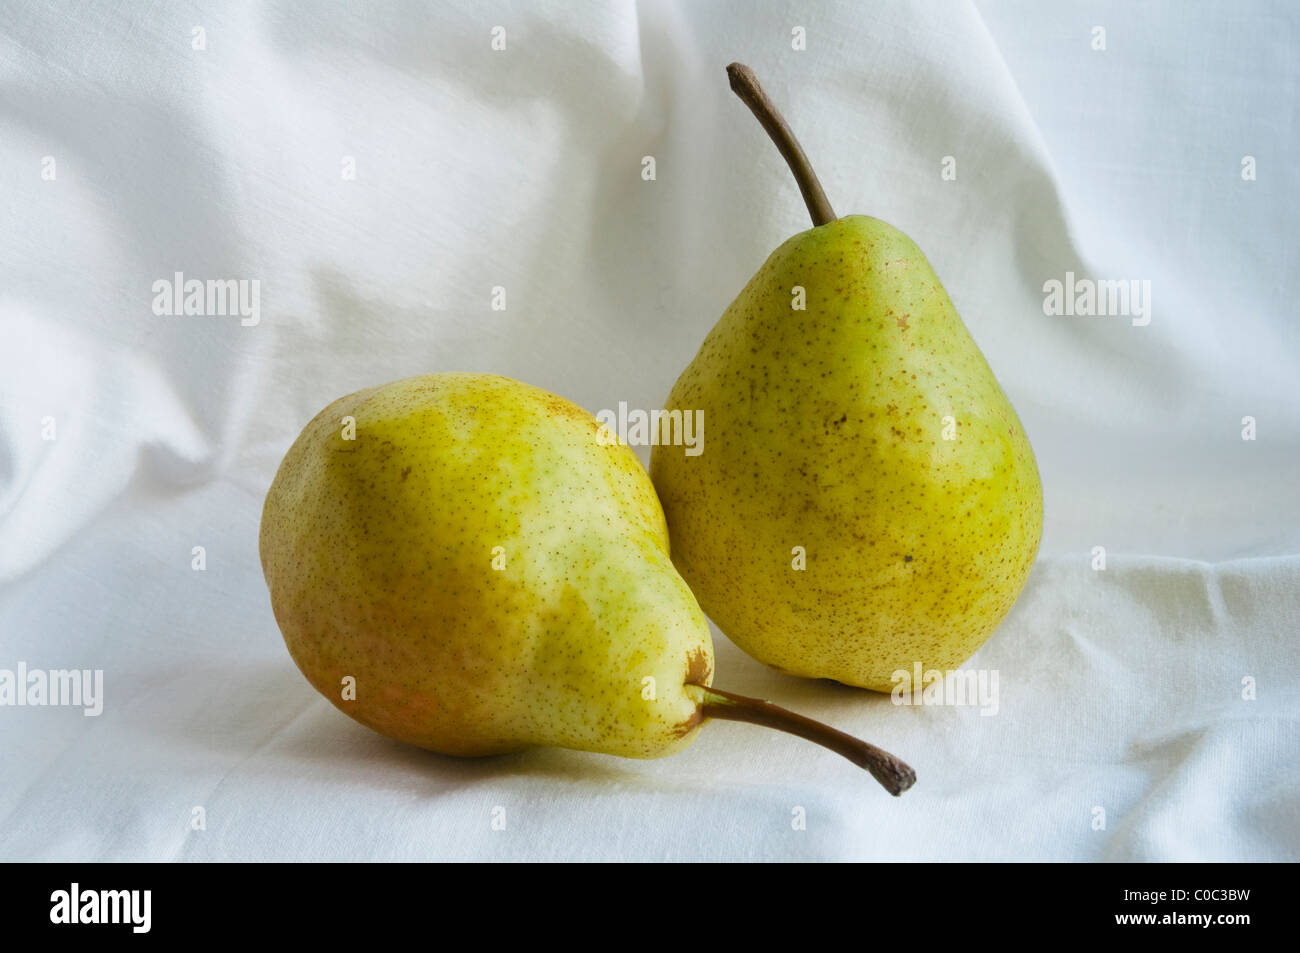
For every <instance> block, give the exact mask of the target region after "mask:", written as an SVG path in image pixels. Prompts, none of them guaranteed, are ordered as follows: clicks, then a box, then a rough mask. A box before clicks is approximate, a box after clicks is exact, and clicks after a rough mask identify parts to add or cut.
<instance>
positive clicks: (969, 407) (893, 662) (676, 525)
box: [651, 64, 1043, 691]
mask: <svg viewBox="0 0 1300 953" xmlns="http://www.w3.org/2000/svg"><path fill="white" fill-rule="evenodd" d="M728 73H729V75H730V77H731V83H732V88H733V90H735V91H736V92H737V93H738V94H739V95H740V96H741V98H742V99H743V100H744V101H745V102H746V104H747V105H749V106H750V108H751V109H752V110H753V111H754V113H755V115H757V116H758V118H759V119H760V121H761V122H762V123H763V125H764V127H765V128H766V129H767V130H768V132H769V134H770V135H771V136H772V137H773V139H774V140H775V141H776V143H777V145H778V147H779V148H780V150H781V152H782V154H783V155H784V156H785V157H786V159H787V161H788V162H789V164H790V165H791V168H792V169H793V170H794V172H795V175H796V178H797V180H798V182H799V185H800V188H801V190H802V191H803V194H804V197H805V200H806V201H807V204H808V207H809V210H810V212H811V213H812V216H813V222H814V227H813V228H811V229H809V230H808V231H805V232H802V233H800V234H798V235H795V236H794V237H793V238H790V239H789V240H788V241H786V242H785V244H783V245H781V246H780V247H779V248H778V249H777V250H776V251H775V252H773V253H772V255H771V256H770V257H769V258H768V259H767V261H766V263H764V265H763V266H762V267H761V268H760V269H759V270H758V273H757V274H755V275H754V277H753V278H752V279H751V280H750V282H749V284H748V285H747V286H746V287H745V289H744V290H743V291H741V293H740V294H739V296H737V298H736V299H735V301H733V302H732V304H731V306H730V307H729V308H727V310H726V312H725V313H724V314H723V315H722V318H721V319H720V320H719V321H718V323H717V325H716V326H715V327H714V328H713V330H712V331H711V332H710V333H709V335H708V337H707V338H706V339H705V341H704V343H703V345H702V346H701V347H700V350H699V353H698V354H697V355H696V356H695V359H694V360H693V361H692V362H691V364H690V365H689V366H688V367H687V368H686V370H685V371H684V372H683V373H682V375H681V377H680V378H679V379H678V381H677V383H676V386H674V388H673V390H672V393H671V395H670V396H669V398H668V401H667V405H666V408H667V409H668V410H670V411H671V410H682V411H696V412H698V411H702V412H703V420H704V423H705V425H706V426H707V428H708V431H709V444H708V446H707V447H706V449H705V450H704V452H703V453H701V454H699V455H698V456H688V455H686V454H683V453H682V452H681V451H680V449H679V448H675V447H673V446H667V445H662V441H661V445H658V446H656V447H655V449H654V451H653V453H652V459H651V476H652V478H653V480H654V483H655V487H656V488H657V490H658V491H659V497H660V500H661V501H662V504H663V508H664V512H665V514H666V517H667V520H668V527H669V532H670V533H671V535H672V540H673V560H674V562H675V564H676V566H677V568H678V570H679V571H680V572H681V574H682V576H683V577H684V578H685V579H686V581H687V582H688V583H689V584H690V587H691V589H692V591H693V592H694V593H695V595H696V597H697V599H698V600H699V602H700V605H701V606H702V607H703V609H704V611H705V612H706V613H707V614H708V615H709V616H710V617H711V618H712V619H713V621H714V622H716V623H717V625H718V626H719V628H720V629H721V630H722V631H723V632H724V633H726V635H727V636H728V637H729V638H730V639H731V640H732V641H734V642H735V643H736V644H737V645H739V646H740V647H741V648H742V649H744V650H745V651H746V652H748V653H749V654H751V655H753V656H754V657H755V658H757V659H759V660H761V661H763V662H765V663H767V664H769V665H771V666H773V667H775V668H778V669H781V670H783V671H786V672H789V673H792V674H795V675H802V676H807V677H813V678H830V679H835V680H837V681H840V682H844V683H846V684H849V685H856V686H861V687H864V688H869V689H874V690H877V691H891V690H892V689H894V688H897V687H899V686H900V684H901V685H902V687H904V689H908V688H918V689H919V688H921V687H922V686H921V685H913V684H911V679H912V675H913V673H914V671H915V667H916V665H917V663H919V664H920V665H921V667H922V670H923V671H926V672H928V671H930V670H940V671H943V670H948V669H951V668H955V667H957V666H959V665H960V664H961V663H962V662H964V661H965V660H966V659H967V658H968V657H969V656H970V655H971V654H972V653H974V652H975V650H976V649H978V648H979V646H980V645H981V644H982V643H983V642H984V641H985V640H986V639H987V638H988V636H989V634H990V633H991V632H992V631H993V630H994V628H995V627H996V626H997V624H998V623H999V622H1000V621H1001V619H1002V618H1003V617H1004V616H1005V615H1006V613H1007V611H1008V610H1009V609H1010V608H1011V606H1012V604H1013V603H1014V602H1015V600H1016V598H1017V596H1018V595H1019V593H1020V591H1021V588H1022V587H1023V585H1024V583H1025V580H1026V577H1027V576H1028V574H1029V570H1030V567H1031V566H1032V565H1033V562H1034V556H1035V553H1036V552H1037V549H1038V542H1039V537H1040V534H1041V530H1042V517H1043V503H1042V489H1041V486H1040V483H1039V477H1038V470H1037V466H1036V464H1035V461H1034V455H1033V451H1032V450H1031V449H1030V446H1029V440H1028V438H1027V437H1026V435H1025V431H1024V428H1023V427H1022V426H1021V423H1020V420H1019V419H1018V418H1017V416H1016V412H1015V410H1013V409H1012V407H1011V404H1010V402H1009V401H1008V400H1007V397H1006V395H1005V394H1004V393H1003V392H1002V389H1001V387H999V385H998V382H997V380H996V379H995V378H994V376H993V373H992V371H991V370H990V369H989V366H988V364H987V362H986V361H985V359H984V356H983V355H982V354H981V353H980V350H979V348H978V347H976V345H975V342H974V341H973V340H972V339H971V336H970V334H969V333H968V332H967V330H966V327H965V325H964V324H963V323H962V320H961V318H960V317H959V316H958V314H957V311H956V310H955V309H954V307H953V305H952V302H951V301H950V300H949V298H948V295H947V293H946V292H945V291H944V288H943V286H942V285H941V284H940V283H939V279H938V277H937V276H936V275H935V273H934V270H933V269H932V268H931V266H930V264H929V262H928V261H926V258H925V256H924V255H923V254H922V253H921V250H920V249H919V248H917V246H916V245H915V243H913V242H912V240H911V239H909V238H908V237H907V236H906V235H904V234H903V233H902V232H901V231H899V230H898V229H896V228H894V227H893V226H891V225H888V224H886V223H885V222H882V221H879V220H878V219H875V218H869V217H866V216H861V215H853V216H848V217H845V218H838V217H836V215H835V213H834V211H833V210H832V209H831V206H830V203H829V202H828V201H827V200H826V197H825V194H824V192H823V191H822V188H821V185H820V184H819V183H818V181H817V178H816V176H815V175H814V174H813V172H812V169H811V166H810V165H809V164H808V162H807V159H806V157H805V156H804V154H803V150H802V149H801V148H800V147H799V144H798V143H797V141H796V140H795V139H794V136H793V134H792V133H791V132H790V129H789V126H788V125H786V123H785V121H784V120H783V119H782V118H781V117H780V115H779V113H777V112H776V110H775V108H774V107H773V106H772V105H771V102H770V100H768V98H767V97H766V95H765V94H764V93H763V91H762V89H761V87H760V86H759V85H758V81H757V79H756V78H755V77H754V75H753V73H752V72H751V71H749V70H748V68H746V67H744V66H741V65H740V64H732V66H730V67H729V68H728ZM900 672H903V673H906V678H903V677H902V676H899V675H897V673H900Z"/></svg>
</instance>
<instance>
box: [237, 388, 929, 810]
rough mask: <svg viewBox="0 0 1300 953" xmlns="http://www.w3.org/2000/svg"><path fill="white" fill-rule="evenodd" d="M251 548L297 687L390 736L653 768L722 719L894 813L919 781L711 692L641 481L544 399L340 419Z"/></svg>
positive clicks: (369, 408)
mask: <svg viewBox="0 0 1300 953" xmlns="http://www.w3.org/2000/svg"><path fill="white" fill-rule="evenodd" d="M260 550H261V559H262V568H263V571H264V573H265V576H266V581H267V585H268V587H269V589H270V593H271V605H272V608H273V610H274V612H275V618H276V621H277V622H278V623H279V626H280V630H281V632H282V633H283V635H284V640H285V643H286V645H287V646H288V648H289V653H290V655H291V656H292V657H293V659H294V661H295V662H296V663H297V665H298V667H299V668H300V669H301V670H302V672H303V674H304V675H305V676H306V677H307V679H308V681H310V682H311V684H312V685H314V686H315V687H316V689H317V690H318V691H319V692H320V693H321V694H323V695H324V696H325V697H326V698H328V699H329V700H330V701H331V702H332V703H333V704H334V705H335V706H337V707H338V708H340V709H341V710H342V711H344V712H345V713H347V714H348V715H350V716H351V717H353V718H355V719H356V720H357V721H359V722H361V723H362V724H364V725H367V726H369V727H371V728H373V729H375V730H376V731H379V732H381V733H383V734H385V735H388V736H390V737H392V738H396V739H399V740H401V741H406V742H409V743H411V744H415V745H419V746H421V747H424V748H429V749H432V750H434V751H440V752H443V753H445V754H451V755H465V756H475V755H490V754H496V753H502V752H508V751H517V750H520V749H523V748H527V747H530V746H535V745H549V746H558V747H565V748H575V749H580V750H585V751H595V752H604V753H608V754H617V755H624V756H627V757H633V758H653V757H658V756H660V755H666V754H670V753H672V752H674V751H677V750H679V749H681V748H683V747H684V746H686V745H688V744H689V743H690V742H691V740H692V739H693V738H694V737H695V734H696V731H697V730H698V728H699V726H700V724H701V723H702V722H703V721H704V720H705V718H707V717H717V718H730V719H735V720H743V721H751V722H756V723H762V724H768V725H771V726H773V727H777V728H781V729H783V730H786V731H791V732H794V733H796V734H801V735H803V736H805V737H809V738H811V739H812V740H815V741H818V742H819V743H822V744H824V745H826V746H828V747H831V748H832V749H834V750H836V751H838V752H840V753H842V754H844V755H845V756H846V757H849V758H850V759H852V760H854V761H855V763H858V764H860V765H862V766H863V767H866V768H867V769H868V770H870V771H872V773H873V774H874V775H876V777H877V778H879V779H880V780H881V781H882V783H883V784H885V785H886V786H887V787H889V788H890V789H891V790H892V791H893V792H894V793H899V792H900V791H902V790H904V789H905V788H906V787H907V786H908V785H910V783H911V781H912V780H913V779H914V775H913V774H912V772H911V769H910V768H907V766H906V765H904V764H902V762H899V761H898V760H897V759H895V758H893V757H892V756H890V755H888V754H887V753H886V752H883V751H881V750H880V749H878V748H875V747H874V746H872V745H868V744H866V743H865V742H862V741H858V740H857V739H854V738H851V737H849V736H848V735H844V734H842V733H840V732H837V731H835V730H834V729H831V728H828V727H826V726H825V725H820V724H817V723H815V722H810V721H808V720H807V719H803V718H801V717H800V716H797V715H794V714H792V713H790V712H786V711H784V710H783V709H779V708H776V707H775V706H772V705H769V704H767V703H765V702H761V701H758V700H755V699H747V698H744V697H741V696H735V695H731V694H730V693H728V692H724V691H721V690H718V689H713V688H711V687H710V686H711V683H712V679H713V646H712V643H711V641H710V637H709V629H708V623H707V622H706V621H705V618H704V615H703V613H702V612H701V611H700V608H699V605H698V604H697V602H696V601H695V598H694V597H693V596H692V595H691V592H690V589H689V588H687V586H686V583H685V582H684V581H683V580H682V578H681V577H680V576H679V575H678V574H677V572H676V571H675V570H674V568H673V565H672V561H671V559H670V557H669V548H668V535H667V530H666V526H665V523H664V517H663V511H662V510H661V508H660V506H659V502H658V500H657V498H656V496H655V492H654V488H653V486H652V485H651V483H650V480H649V477H648V476H647V474H646V472H645V470H644V469H643V468H642V466H641V464H640V462H639V461H638V460H637V459H636V456H635V455H634V454H633V453H632V452H631V451H630V450H629V449H628V448H627V447H626V446H625V445H622V444H619V443H617V442H610V441H608V440H606V439H605V438H604V436H603V433H602V428H601V425H600V424H599V423H598V422H597V420H596V419H595V418H594V417H593V416H592V415H591V414H589V413H587V412H586V411H584V410H583V409H582V408H580V407H578V406H576V405H574V404H572V403H570V402H569V401H567V400H564V399H562V398H560V397H557V396H555V395H554V394H550V393H547V392H546V391H543V390H540V389H538V388H535V387H530V386H528V385H526V384H521V383H519V382H517V381H513V380H510V379H508V378H504V377H495V376H488V375H475V374H432V375H426V376H422V377H412V378H408V379H405V380H399V381H395V382H393V383H390V384H387V385H384V386H382V387H372V388H370V389H368V390H363V391H359V392H357V393H355V394H351V395H349V396H347V397H344V398H342V399H340V400H337V401H335V402H334V403H332V404H330V405H329V406H328V407H326V408H325V409H324V410H322V411H321V412H320V413H319V414H317V415H316V417H315V419H313V420H312V421H311V422H310V423H309V424H308V425H307V426H306V428H305V429H304V430H303V431H302V433H301V434H300V435H299V436H298V439H297V440H296V441H294V444H293V446H292V447H291V448H290V449H289V452H288V453H287V454H286V456H285V458H284V460H283V462H282V463H281V465H280V468H279V471H278V472H277V473H276V476H275V479H274V481H273V482H272V484H271V488H270V490H269V492H268V493H267V497H266V504H265V508H264V510H263V515H262V526H261V537H260Z"/></svg>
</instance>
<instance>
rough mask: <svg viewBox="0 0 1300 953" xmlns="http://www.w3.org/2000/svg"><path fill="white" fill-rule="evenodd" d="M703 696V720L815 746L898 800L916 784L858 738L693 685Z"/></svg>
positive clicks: (902, 767) (900, 765) (905, 769)
mask: <svg viewBox="0 0 1300 953" xmlns="http://www.w3.org/2000/svg"><path fill="white" fill-rule="evenodd" d="M696 688H699V689H700V690H701V691H702V692H703V693H704V704H703V706H702V713H703V715H704V717H705V718H722V719H725V720H727V721H746V722H749V723H750V724H751V725H762V726H763V727H765V728H775V729H776V730H777V731H785V732H789V733H790V734H792V735H798V736H799V737H800V738H806V739H807V740H809V741H812V742H816V743H817V744H819V745H821V746H822V747H823V748H829V749H830V750H831V751H834V752H835V753H836V754H840V755H843V756H844V757H846V758H848V759H849V760H850V761H852V762H853V763H854V764H856V765H857V766H858V767H859V768H865V769H866V770H868V771H870V772H871V776H872V777H874V778H875V779H876V780H877V781H879V782H880V783H881V785H882V786H883V787H884V789H885V790H886V791H888V792H889V793H890V794H892V795H894V797H898V796H899V795H900V794H902V793H903V792H904V791H906V790H907V789H908V788H910V787H911V786H912V785H913V784H915V783H916V772H915V771H913V770H912V769H911V768H910V767H909V766H908V765H907V764H905V763H904V762H902V761H900V760H899V759H898V758H896V757H895V756H894V755H892V754H890V753H889V752H888V751H884V750H882V749H880V748H877V747H876V746H875V745H873V744H868V743H867V742H865V741H863V740H862V739H860V738H854V737H853V736H852V735H846V734H845V733H844V732H842V731H837V730H836V729H834V728H832V727H831V726H830V725H824V724H822V723H821V722H820V721H813V720H812V719H811V718H805V717H804V716H803V715H796V714H795V713H794V712H792V711H788V710H787V709H785V708H781V707H779V706H777V705H773V704H772V703H771V702H765V701H762V700H761V699H758V698H749V697H747V696H745V695H733V694H732V693H731V692H724V691H723V690H722V689H720V688H711V687H709V686H707V685H697V686H696Z"/></svg>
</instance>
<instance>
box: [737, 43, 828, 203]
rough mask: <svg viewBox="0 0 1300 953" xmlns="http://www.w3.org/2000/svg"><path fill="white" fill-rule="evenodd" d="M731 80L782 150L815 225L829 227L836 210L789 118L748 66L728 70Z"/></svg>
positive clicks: (739, 94)
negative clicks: (787, 119) (777, 106)
mask: <svg viewBox="0 0 1300 953" xmlns="http://www.w3.org/2000/svg"><path fill="white" fill-rule="evenodd" d="M727 77H728V78H729V79H730V80H731V91H732V92H733V93H735V94H736V95H737V96H739V97H740V99H741V101H742V102H744V104H745V105H746V106H748V107H749V109H750V111H751V112H752V113H753V114H754V115H755V116H757V117H758V121H759V122H761V123H762V124H763V128H764V129H766V130H767V134H768V135H769V136H771V137H772V141H773V142H775V143H776V147H777V148H778V149H780V150H781V155H782V157H783V158H784V159H785V164H786V165H788V166H789V167H790V171H791V172H793V173H794V180H795V181H796V182H798V183H799V191H800V192H802V193H803V200H804V204H805V205H807V206H808V214H809V215H811V216H812V220H813V224H814V225H825V224H826V223H827V222H833V221H835V219H836V215H835V210H834V209H833V208H831V203H830V201H829V200H828V199H827V198H826V193H825V192H823V191H822V184H821V183H820V182H818V181H817V173H816V172H814V171H813V167H812V163H811V162H809V161H808V157H807V156H806V155H804V153H803V147H802V146H800V145H799V140H798V139H796V138H795V137H794V133H793V132H791V131H790V125H789V123H787V122H786V121H785V117H784V116H782V115H781V113H780V110H778V109H777V108H776V106H774V105H773V104H772V100H771V99H769V98H768V95H767V93H766V92H765V91H764V90H763V87H762V85H761V84H760V83H759V82H758V77H757V76H755V75H754V71H753V70H752V69H750V68H749V67H748V66H746V65H745V64H744V63H732V64H731V65H730V66H728V67H727Z"/></svg>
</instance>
